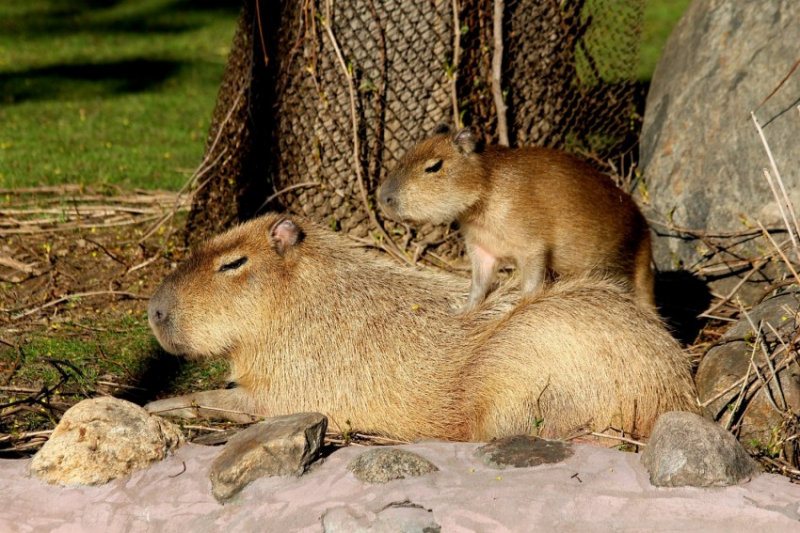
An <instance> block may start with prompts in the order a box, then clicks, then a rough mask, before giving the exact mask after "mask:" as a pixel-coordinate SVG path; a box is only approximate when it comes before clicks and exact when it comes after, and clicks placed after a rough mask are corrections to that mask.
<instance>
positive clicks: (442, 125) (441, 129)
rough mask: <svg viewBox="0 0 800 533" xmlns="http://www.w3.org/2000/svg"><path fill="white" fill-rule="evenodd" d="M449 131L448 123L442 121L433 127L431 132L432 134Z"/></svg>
mask: <svg viewBox="0 0 800 533" xmlns="http://www.w3.org/2000/svg"><path fill="white" fill-rule="evenodd" d="M451 131H452V130H451V129H450V125H449V124H445V123H444V122H442V123H439V124H437V125H436V127H435V128H434V129H433V134H434V135H442V134H447V135H450V133H451Z"/></svg>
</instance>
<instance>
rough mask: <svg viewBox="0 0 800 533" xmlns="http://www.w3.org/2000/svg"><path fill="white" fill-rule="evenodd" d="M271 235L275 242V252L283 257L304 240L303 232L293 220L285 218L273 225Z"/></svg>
mask: <svg viewBox="0 0 800 533" xmlns="http://www.w3.org/2000/svg"><path fill="white" fill-rule="evenodd" d="M269 235H270V237H272V240H273V241H274V242H275V250H276V251H277V252H278V255H280V256H283V255H285V254H286V252H287V251H288V250H289V248H291V247H292V246H294V245H295V244H297V243H298V242H300V241H301V240H302V239H303V230H301V229H300V226H298V225H297V224H295V223H294V221H293V220H292V219H291V218H288V217H284V218H281V219H280V220H278V221H277V222H276V223H275V224H273V225H272V228H270V230H269Z"/></svg>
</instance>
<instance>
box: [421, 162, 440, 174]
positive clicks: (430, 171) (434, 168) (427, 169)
mask: <svg viewBox="0 0 800 533" xmlns="http://www.w3.org/2000/svg"><path fill="white" fill-rule="evenodd" d="M443 162H444V160H443V159H440V160H438V161H436V162H434V163H432V164H430V165H428V166H427V167H425V172H427V173H428V174H433V173H434V172H439V170H440V169H441V168H442V163H443Z"/></svg>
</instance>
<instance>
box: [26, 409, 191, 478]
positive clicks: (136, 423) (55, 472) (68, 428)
mask: <svg viewBox="0 0 800 533" xmlns="http://www.w3.org/2000/svg"><path fill="white" fill-rule="evenodd" d="M183 442H184V441H183V436H182V435H181V432H180V429H179V428H178V427H177V426H175V425H174V424H172V423H170V422H168V421H166V420H164V419H163V418H161V417H159V416H155V415H151V414H149V413H148V412H147V411H145V410H144V409H142V408H141V407H139V406H138V405H136V404H133V403H131V402H126V401H125V400H120V399H117V398H111V397H105V398H94V399H91V400H84V401H82V402H80V403H78V404H76V405H74V406H72V408H70V409H69V410H68V411H67V412H66V413H64V416H63V417H62V418H61V421H60V422H59V423H58V425H57V426H56V429H55V430H54V431H53V434H52V435H51V436H50V440H48V441H47V442H46V443H45V445H44V446H43V447H42V449H41V450H39V453H37V454H36V456H35V457H34V458H33V461H32V462H31V474H32V475H34V476H36V477H39V478H41V479H44V480H45V481H47V482H48V483H55V484H59V485H100V484H103V483H107V482H109V481H111V480H113V479H117V478H120V477H123V476H126V475H128V474H130V473H131V472H133V471H134V470H138V469H142V468H146V467H147V466H149V465H150V463H152V462H153V461H159V460H161V459H163V458H164V457H166V455H167V454H169V453H170V452H172V451H173V450H175V449H176V448H178V447H180V446H181V445H182V444H183Z"/></svg>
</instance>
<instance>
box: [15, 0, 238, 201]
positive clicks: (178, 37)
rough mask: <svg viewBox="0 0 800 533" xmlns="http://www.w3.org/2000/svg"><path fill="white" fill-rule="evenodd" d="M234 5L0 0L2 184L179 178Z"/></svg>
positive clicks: (192, 162) (207, 108)
mask: <svg viewBox="0 0 800 533" xmlns="http://www.w3.org/2000/svg"><path fill="white" fill-rule="evenodd" d="M238 9H239V3H238V2H227V1H224V0H219V1H214V0H198V1H192V0H184V1H180V0H178V1H176V0H123V1H113V0H94V1H92V0H83V1H80V0H75V1H69V0H4V1H3V2H2V3H0V124H2V125H3V127H2V129H0V188H3V187H29V186H38V185H54V184H62V183H81V184H90V185H97V184H106V183H111V184H116V185H119V186H121V187H122V188H133V187H140V188H151V189H153V188H155V189H173V190H174V189H178V188H180V186H181V185H182V184H183V183H184V181H185V180H186V178H187V176H188V174H190V173H191V170H192V169H193V168H194V167H195V166H196V165H197V164H198V163H199V161H200V158H201V157H202V153H203V147H204V140H205V135H206V132H207V130H208V126H209V122H210V118H211V112H212V110H213V107H214V100H215V97H216V93H217V89H218V87H219V82H220V79H221V77H222V72H223V69H224V65H225V59H226V56H227V53H228V49H229V46H230V42H231V39H232V37H233V34H234V31H235V27H236V19H237V16H238Z"/></svg>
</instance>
